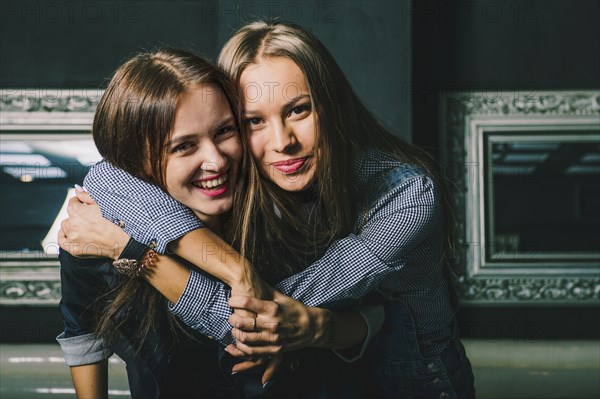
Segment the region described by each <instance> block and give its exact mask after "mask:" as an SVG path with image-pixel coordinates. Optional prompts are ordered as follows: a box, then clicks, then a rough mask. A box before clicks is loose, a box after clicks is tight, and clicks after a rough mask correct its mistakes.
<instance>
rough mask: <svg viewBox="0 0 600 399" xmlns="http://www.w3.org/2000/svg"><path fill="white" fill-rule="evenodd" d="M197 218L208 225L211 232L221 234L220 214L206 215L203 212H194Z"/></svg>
mask: <svg viewBox="0 0 600 399" xmlns="http://www.w3.org/2000/svg"><path fill="white" fill-rule="evenodd" d="M195 213H196V216H198V219H200V221H202V223H204V225H205V226H206V227H208V228H209V229H210V230H211V231H212V232H213V233H215V234H217V235H219V236H221V218H220V215H211V216H207V215H204V214H200V213H198V212H195Z"/></svg>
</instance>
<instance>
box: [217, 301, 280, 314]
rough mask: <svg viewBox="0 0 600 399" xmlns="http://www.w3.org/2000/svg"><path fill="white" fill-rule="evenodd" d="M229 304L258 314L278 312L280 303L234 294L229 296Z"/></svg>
mask: <svg viewBox="0 0 600 399" xmlns="http://www.w3.org/2000/svg"><path fill="white" fill-rule="evenodd" d="M229 306H231V307H232V308H234V309H246V310H250V311H252V312H254V313H256V314H267V315H272V316H274V315H275V314H277V311H278V309H279V305H278V304H277V303H276V302H273V301H265V300H261V299H256V298H252V297H249V296H232V297H231V298H229Z"/></svg>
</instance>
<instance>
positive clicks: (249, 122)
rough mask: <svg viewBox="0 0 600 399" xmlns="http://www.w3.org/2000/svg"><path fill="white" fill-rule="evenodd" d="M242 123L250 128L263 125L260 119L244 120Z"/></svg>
mask: <svg viewBox="0 0 600 399" xmlns="http://www.w3.org/2000/svg"><path fill="white" fill-rule="evenodd" d="M244 122H246V124H247V125H248V126H250V127H256V126H260V125H261V124H262V123H263V120H262V119H261V118H248V119H246V120H244Z"/></svg>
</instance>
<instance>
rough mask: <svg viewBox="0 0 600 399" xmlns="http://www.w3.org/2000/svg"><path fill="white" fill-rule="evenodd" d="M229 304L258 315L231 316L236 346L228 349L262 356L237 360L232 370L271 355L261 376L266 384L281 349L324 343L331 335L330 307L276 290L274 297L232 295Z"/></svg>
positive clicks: (233, 352)
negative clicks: (306, 301) (306, 302)
mask: <svg viewBox="0 0 600 399" xmlns="http://www.w3.org/2000/svg"><path fill="white" fill-rule="evenodd" d="M229 306H231V307H232V308H234V309H245V310H246V311H248V312H254V313H255V314H256V318H253V317H244V316H243V315H241V314H239V313H234V314H232V315H231V316H230V317H229V323H230V324H231V325H232V326H233V329H232V334H233V336H234V338H235V339H236V340H237V346H234V345H229V346H228V347H227V348H226V350H227V352H229V353H230V354H231V355H233V356H236V357H247V356H248V355H250V356H262V357H260V358H258V359H249V360H246V361H244V362H241V363H238V364H237V365H236V366H235V367H234V368H233V371H235V372H240V371H244V370H248V369H250V368H253V367H256V366H258V365H260V364H264V362H265V356H270V359H269V361H268V364H267V368H266V370H265V373H264V374H263V377H262V382H263V384H264V383H265V382H266V381H268V380H269V379H271V377H272V376H273V375H274V373H275V371H276V370H277V368H278V367H279V365H280V364H281V361H282V360H283V354H282V352H284V351H290V350H294V349H300V348H304V347H307V346H321V344H322V342H323V341H324V340H326V337H327V336H328V330H329V324H330V323H328V320H329V317H328V316H329V311H327V310H325V309H320V308H311V307H307V306H305V305H304V304H302V303H300V302H298V301H295V300H294V299H292V298H290V297H288V296H285V295H283V294H282V293H280V292H278V291H275V290H273V300H272V301H265V300H259V299H256V298H251V297H247V296H232V297H231V298H230V300H229ZM255 320H256V321H255Z"/></svg>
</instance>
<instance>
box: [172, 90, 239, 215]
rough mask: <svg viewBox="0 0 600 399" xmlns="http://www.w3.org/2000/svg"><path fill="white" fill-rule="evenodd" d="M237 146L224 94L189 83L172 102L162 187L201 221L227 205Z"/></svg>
mask: <svg viewBox="0 0 600 399" xmlns="http://www.w3.org/2000/svg"><path fill="white" fill-rule="evenodd" d="M241 158H242V146H241V142H240V137H239V133H238V130H237V126H236V123H235V119H234V116H233V113H232V112H231V108H230V106H229V103H228V101H227V98H226V97H225V95H224V93H223V92H222V91H221V89H219V88H218V87H216V86H214V85H195V86H192V87H191V88H189V89H188V90H186V91H185V92H183V94H182V95H181V96H180V97H179V100H178V102H177V109H176V111H175V122H174V125H173V130H172V132H171V136H170V138H169V141H168V143H167V165H166V189H167V191H168V193H169V194H170V195H171V196H172V197H173V198H175V199H176V200H178V201H179V202H181V203H182V204H184V205H186V206H187V207H189V208H191V209H192V210H193V211H194V213H196V215H197V216H198V217H199V218H200V219H201V220H202V221H204V222H205V223H208V224H212V223H213V222H214V220H215V216H216V215H219V214H221V213H223V212H226V211H228V210H230V209H231V206H232V204H233V194H234V190H235V180H236V175H237V168H238V165H239V162H240V160H241Z"/></svg>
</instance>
